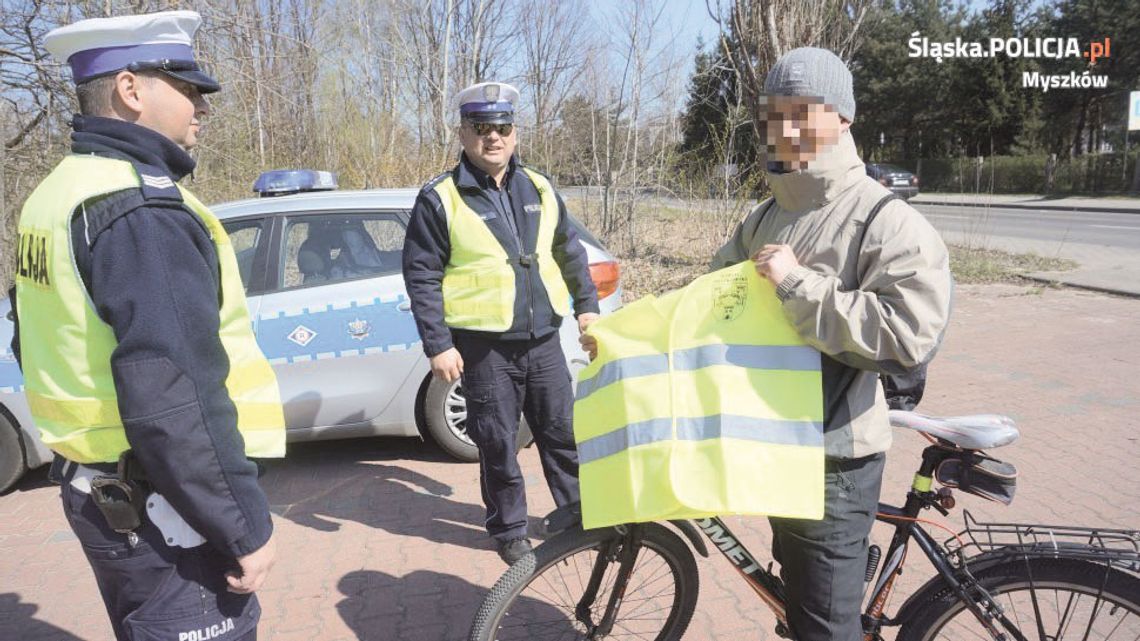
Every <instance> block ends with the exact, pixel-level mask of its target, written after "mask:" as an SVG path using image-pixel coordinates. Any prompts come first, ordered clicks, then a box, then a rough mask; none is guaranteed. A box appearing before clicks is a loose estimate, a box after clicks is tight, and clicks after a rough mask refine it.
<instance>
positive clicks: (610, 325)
mask: <svg viewBox="0 0 1140 641" xmlns="http://www.w3.org/2000/svg"><path fill="white" fill-rule="evenodd" d="M589 333H590V334H591V335H593V336H594V337H596V339H597V341H598V357H597V359H596V360H594V361H593V362H592V363H590V365H589V366H588V367H586V368H585V369H584V370H583V371H582V372H581V374H580V378H579V382H578V389H577V400H576V402H575V404H574V436H575V439H576V441H577V443H578V456H579V462H580V479H581V491H582V520H583V525H584V526H585V527H587V528H594V527H602V526H607V525H614V524H618V523H628V522H641V521H656V520H664V519H693V518H703V517H707V516H712V515H719V514H770V515H775V516H784V517H795V518H809V519H819V518H822V517H823V490H824V447H823V381H822V374H821V371H820V355H819V352H818V351H816V350H815V349H813V348H811V347H809V346H807V345H806V344H804V342H803V340H801V339H800V337H799V335H797V334H796V331H795V329H794V328H793V327H792V326H791V325H790V324H789V323H788V321H787V320H786V319H785V318H784V315H783V313H782V311H781V309H780V302H779V300H778V299H777V298H776V295H775V289H774V288H773V286H772V285H771V284H770V283H769V282H768V281H767V280H764V279H763V278H761V277H760V276H758V275H757V274H756V270H755V268H754V267H753V265H752V263H751V262H744V263H740V264H738V265H736V266H733V267H729V268H726V269H723V270H720V271H717V272H713V273H711V274H707V275H705V276H702V277H701V278H698V279H697V280H695V281H694V282H693V283H691V284H690V285H688V286H687V287H684V288H682V289H680V290H677V291H674V292H671V293H669V294H667V295H665V296H662V297H661V298H655V297H652V296H649V297H646V298H643V299H641V300H639V301H637V302H634V303H632V304H630V305H628V306H626V307H625V308H623V309H622V310H620V311H618V312H616V313H614V314H612V315H609V316H606V317H603V318H601V319H599V320H598V321H597V322H595V323H594V324H593V325H592V326H591V327H590V330H589Z"/></svg>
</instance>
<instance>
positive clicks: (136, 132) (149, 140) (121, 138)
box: [71, 114, 196, 180]
mask: <svg viewBox="0 0 1140 641" xmlns="http://www.w3.org/2000/svg"><path fill="white" fill-rule="evenodd" d="M71 127H72V129H73V131H72V132H71V151H72V153H76V154H93V155H96V156H104V157H107V158H116V159H118V160H126V161H127V162H130V163H131V164H135V165H140V164H141V165H147V166H150V167H154V168H156V169H159V170H161V171H164V172H166V173H167V175H169V176H170V177H171V178H173V179H174V180H182V178H184V177H185V176H187V175H188V174H190V172H192V171H194V166H195V165H196V163H195V161H194V159H193V158H191V157H190V154H188V153H186V150H184V149H182V147H179V146H178V145H176V144H175V143H174V142H173V141H171V140H170V139H169V138H167V137H166V136H163V135H162V134H160V133H158V132H157V131H154V130H151V129H147V128H146V127H143V126H141V125H136V124H134V123H130V122H127V121H125V120H117V119H115V118H103V117H99V116H81V115H78V114H77V115H76V116H75V117H74V118H72V121H71Z"/></svg>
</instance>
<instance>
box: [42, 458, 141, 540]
mask: <svg viewBox="0 0 1140 641" xmlns="http://www.w3.org/2000/svg"><path fill="white" fill-rule="evenodd" d="M60 461H62V464H61V467H60V468H59V471H60V481H61V482H62V483H67V484H69V485H70V486H71V487H72V488H74V489H75V490H77V491H79V492H83V493H84V494H90V495H91V498H92V500H93V501H94V502H95V506H96V507H98V508H99V511H100V512H102V513H103V517H104V518H105V519H107V525H109V526H110V527H111V529H112V530H114V531H116V532H119V533H122V534H128V533H129V534H131V535H132V540H137V536H136V535H135V534H134V530H136V529H137V528H138V527H139V526H140V525H141V524H142V515H143V512H144V507H143V506H144V503H145V501H146V496H147V494H149V493H150V487H149V483H147V481H146V475H145V473H144V472H143V469H142V467H141V466H140V465H139V464H138V461H137V460H136V459H135V457H134V455H133V454H132V453H131V451H130V450H127V451H126V452H123V453H122V455H120V456H119V462H118V464H113V463H87V464H82V463H76V462H75V461H70V460H67V459H64V458H62V457H58V456H57V457H56V463H58V462H60ZM52 467H53V468H55V464H54V463H53V466H52ZM132 545H133V543H132Z"/></svg>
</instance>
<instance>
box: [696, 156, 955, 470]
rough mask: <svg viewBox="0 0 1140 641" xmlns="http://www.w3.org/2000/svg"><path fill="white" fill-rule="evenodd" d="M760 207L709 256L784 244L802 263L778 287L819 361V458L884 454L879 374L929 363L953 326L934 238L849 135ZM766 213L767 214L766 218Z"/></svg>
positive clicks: (729, 257) (723, 257)
mask: <svg viewBox="0 0 1140 641" xmlns="http://www.w3.org/2000/svg"><path fill="white" fill-rule="evenodd" d="M766 177H767V179H768V184H769V185H770V186H771V187H772V193H773V196H774V198H775V202H774V203H773V202H772V200H771V199H769V200H766V201H764V202H762V203H760V204H759V205H758V206H757V207H756V208H755V209H754V210H753V211H752V212H751V213H750V214H749V215H748V217H747V218H745V219H744V221H743V222H742V223H741V224H740V226H739V227H738V228H737V229H736V232H735V234H734V235H733V237H732V238H731V239H730V240H729V241H728V243H726V244H725V245H724V247H721V248H720V250H719V251H718V252H717V253H716V256H715V257H714V258H713V263H712V267H713V268H714V269H719V268H721V267H725V266H727V265H731V264H733V263H737V262H740V261H742V260H747V259H748V258H749V257H750V256H751V255H752V254H754V253H755V252H756V251H758V250H759V249H760V248H761V247H763V246H764V245H766V244H786V245H790V246H791V247H792V250H793V251H794V252H795V255H796V258H797V259H798V260H799V262H800V267H798V268H796V269H795V270H794V271H792V272H791V273H790V274H789V275H788V276H787V277H786V278H785V279H784V280H783V282H781V283H780V284H779V286H778V287H777V289H776V293H777V294H778V295H779V297H780V299H781V300H782V301H783V304H784V313H785V315H786V316H787V317H788V319H789V320H790V321H791V322H792V324H793V325H794V326H795V327H796V329H797V330H798V331H799V333H800V335H801V336H802V337H803V338H804V340H806V341H807V343H808V344H810V345H811V346H813V347H815V348H816V349H818V350H819V351H820V352H822V353H823V355H824V358H823V386H824V390H823V392H824V425H825V427H824V430H825V437H826V438H825V442H826V448H827V455H828V456H830V457H834V458H842V459H847V458H858V457H862V456H867V455H870V454H874V453H876V452H885V451H886V450H887V449H889V448H890V446H891V428H890V423H889V422H888V420H887V406H886V402H885V399H884V396H883V389H882V386H881V385H880V383H879V373H880V372H886V373H900V372H901V371H904V370H905V369H906V368H910V367H914V366H915V365H917V364H919V363H924V362H927V361H928V360H929V359H930V358H932V357H933V355H934V352H935V350H936V349H937V348H938V346H939V344H940V343H941V341H942V336H943V334H944V332H945V331H946V325H947V322H948V320H949V318H950V303H951V297H952V293H953V279H952V278H951V276H950V263H949V255H948V253H947V251H946V245H945V244H944V243H943V242H942V237H941V236H940V235H939V234H938V232H937V231H936V230H935V229H934V228H933V227H932V226H931V225H930V223H929V222H927V221H926V219H925V218H923V216H922V214H920V213H918V212H917V211H915V209H914V208H913V207H911V206H910V205H908V204H906V203H905V202H903V201H901V200H895V201H892V202H890V203H889V204H887V206H886V207H884V208H883V209H882V211H880V212H879V215H878V216H877V217H876V218H875V220H874V222H873V223H872V225H871V227H870V229H867V230H865V237H864V238H863V242H862V251H860V243H859V239H860V236H861V235H862V234H863V233H864V230H863V227H864V224H865V222H866V220H867V216H868V214H869V213H870V212H871V209H872V208H874V206H875V204H876V203H878V202H879V200H880V199H882V198H883V197H884V196H886V195H888V194H889V193H890V192H889V191H888V190H887V188H886V187H883V186H882V185H880V184H879V183H877V182H875V181H874V180H873V179H871V178H869V177H868V176H867V174H866V172H865V170H864V167H863V162H862V161H861V160H860V159H859V154H858V153H857V152H856V150H855V142H854V141H853V140H852V138H851V134H850V133H845V134H844V135H843V136H842V137H841V138H840V141H839V144H838V145H836V147H834V148H833V149H832V150H831V151H830V152H829V153H828V154H826V155H825V156H823V157H820V158H818V159H816V160H815V161H813V162H812V163H809V165H808V168H807V169H805V170H800V171H795V172H790V173H784V174H777V173H768V174H767V176H766ZM765 210H767V211H766V212H765Z"/></svg>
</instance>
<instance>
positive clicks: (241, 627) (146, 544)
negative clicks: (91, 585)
mask: <svg viewBox="0 0 1140 641" xmlns="http://www.w3.org/2000/svg"><path fill="white" fill-rule="evenodd" d="M69 481H70V478H69V476H65V477H64V478H63V511H64V514H65V515H66V516H67V520H68V523H69V524H70V525H71V529H72V531H74V532H75V536H76V538H78V539H79V542H80V543H81V544H82V546H83V552H84V554H86V555H87V560H88V562H89V563H90V564H91V569H92V571H93V572H94V573H95V582H96V583H97V584H98V586H99V592H100V593H101V594H102V596H103V603H104V604H105V605H106V606H107V613H108V614H109V615H110V619H111V626H112V627H113V629H114V631H115V638H116V639H118V641H212V640H215V639H216V640H218V641H255V640H256V639H257V623H258V620H259V619H260V617H261V606H260V605H259V604H258V601H257V597H256V596H254V595H244V594H233V593H231V592H228V591H227V590H226V587H227V584H226V578H225V573H226V571H228V570H233V569H236V568H237V564H236V562H235V561H234V560H233V559H230V558H227V557H225V556H223V555H222V554H220V553H218V552H217V551H216V550H214V548H213V547H211V546H210V545H209V544H208V543H207V544H204V545H200V546H198V547H195V548H190V549H183V548H180V547H171V546H168V545H166V543H165V541H164V540H163V537H162V533H161V532H159V531H158V529H157V528H156V527H155V526H154V525H152V524H151V523H150V521H149V520H148V519H145V518H144V519H143V525H142V526H140V527H139V528H138V529H137V530H136V532H135V533H136V534H137V535H138V540H137V542H136V543H135V544H134V545H131V542H130V541H129V539H128V535H126V534H119V533H118V532H115V531H114V530H112V529H111V528H110V527H109V526H108V525H107V521H106V519H105V518H104V517H103V514H102V513H101V512H100V511H99V508H98V507H96V505H95V502H94V501H93V500H92V498H91V495H90V494H88V493H86V492H83V491H81V490H78V489H76V488H75V487H73V486H72V485H71V484H70V482H69Z"/></svg>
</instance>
